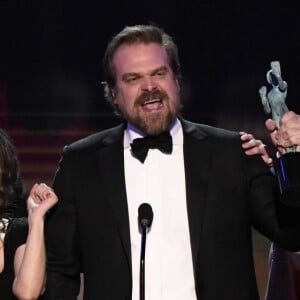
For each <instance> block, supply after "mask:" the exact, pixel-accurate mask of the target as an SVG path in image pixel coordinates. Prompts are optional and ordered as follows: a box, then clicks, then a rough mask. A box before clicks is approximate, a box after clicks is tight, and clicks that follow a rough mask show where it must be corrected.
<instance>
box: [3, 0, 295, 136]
mask: <svg viewBox="0 0 300 300" xmlns="http://www.w3.org/2000/svg"><path fill="white" fill-rule="evenodd" d="M297 2H298V1H291V2H288V1H257V2H256V1H249V2H247V1H213V0H210V1H207V0H205V1H195V0H194V1H192V0H185V1H163V0H161V1H133V0H128V1H116V0H107V1H1V2H0V28H1V29H0V30H1V31H0V32H1V35H0V39H1V47H0V51H1V52H0V53H1V56H0V59H1V60H0V72H1V73H0V75H1V76H0V78H1V82H2V85H3V84H4V85H5V87H6V88H5V89H6V99H8V112H9V114H10V115H11V116H15V118H19V119H20V118H21V117H26V116H27V121H23V122H22V126H25V127H26V126H28V127H30V128H31V129H32V130H35V129H41V128H47V129H49V128H52V129H60V128H63V127H66V126H68V127H71V128H72V127H74V126H77V125H76V124H77V123H80V124H82V123H85V124H86V125H87V126H90V127H93V128H96V129H100V128H103V127H109V126H110V125H111V124H112V123H113V122H116V121H117V120H115V119H112V117H111V109H110V107H109V106H108V105H107V104H106V103H105V100H104V98H103V91H102V86H101V84H100V82H101V81H102V80H103V77H102V61H101V60H102V56H103V53H104V50H105V47H106V44H107V42H108V41H109V39H110V38H111V36H112V35H113V34H115V33H117V32H118V31H120V30H121V29H122V28H123V27H124V26H125V25H133V24H137V23H149V22H154V23H156V24H158V25H159V26H161V27H163V28H164V29H165V30H166V31H167V32H168V33H169V34H170V35H172V36H173V37H174V39H175V41H176V43H177V44H178V46H179V55H180V59H181V64H182V73H183V78H184V83H183V91H184V97H185V98H187V99H188V103H187V105H186V107H185V109H184V111H183V115H184V116H185V117H187V118H189V119H192V120H195V121H200V122H206V123H210V124H212V125H217V126H222V127H226V128H230V129H237V130H239V129H244V130H251V131H254V132H255V133H256V134H258V135H259V136H261V135H264V131H262V130H261V128H263V122H264V119H265V118H266V116H265V115H264V113H263V108H262V106H261V103H260V99H259V96H258V89H259V87H260V86H261V85H263V84H266V79H265V74H266V72H267V71H268V70H269V64H270V61H271V60H279V61H280V62H281V68H282V73H283V77H284V79H285V80H286V81H287V82H288V84H289V93H288V101H287V102H288V106H289V108H290V109H292V110H296V111H298V112H299V111H300V105H299V104H298V102H299V99H298V90H297V89H298V85H297V83H298V78H299V72H300V71H299V70H300V61H299V33H300V30H299V9H298V8H299V5H298V4H297ZM53 118H55V122H53ZM36 122H38V124H39V126H36ZM16 125H18V123H16Z"/></svg>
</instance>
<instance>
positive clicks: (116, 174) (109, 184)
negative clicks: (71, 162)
mask: <svg viewBox="0 0 300 300" xmlns="http://www.w3.org/2000/svg"><path fill="white" fill-rule="evenodd" d="M123 133H124V125H120V126H118V127H116V128H114V129H113V130H112V131H111V132H110V134H109V135H107V137H106V138H105V139H104V144H105V147H103V148H102V149H101V150H99V152H98V162H99V166H100V169H101V173H102V176H101V177H100V178H101V180H102V181H103V183H104V186H105V192H106V194H107V198H108V199H109V202H110V206H111V209H112V211H113V214H114V217H115V220H116V222H117V224H118V230H119V234H120V240H121V243H122V246H123V248H124V251H125V253H126V257H127V262H128V266H129V268H130V270H131V246H130V229H129V215H128V206H127V197H126V187H125V173H124V155H123Z"/></svg>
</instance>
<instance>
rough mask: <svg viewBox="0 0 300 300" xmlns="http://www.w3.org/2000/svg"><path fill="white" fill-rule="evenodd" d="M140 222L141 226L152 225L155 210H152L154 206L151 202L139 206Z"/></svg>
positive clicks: (147, 226)
mask: <svg viewBox="0 0 300 300" xmlns="http://www.w3.org/2000/svg"><path fill="white" fill-rule="evenodd" d="M138 212H139V217H138V220H139V224H140V226H141V227H142V228H143V227H146V228H149V227H151V225H152V221H153V211H152V207H151V205H150V204H148V203H143V204H141V205H140V206H139V211H138Z"/></svg>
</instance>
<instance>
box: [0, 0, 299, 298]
mask: <svg viewBox="0 0 300 300" xmlns="http://www.w3.org/2000/svg"><path fill="white" fill-rule="evenodd" d="M298 2H299V1H297V0H295V1H291V0H288V1H263V0H260V1H259V0H257V1H255V0H253V1H243V0H240V1H232V0H223V1H221V0H220V1H215V0H203V1H196V0H184V1H171V0H169V1H164V0H160V1H157V0H153V1H142V0H139V1H137V0H136V1H133V0H127V1H117V0H102V1H101V0H99V1H66V0H61V1H42V0H39V1H30V0H24V1H14V0H8V1H0V127H2V128H4V129H6V130H7V131H8V132H9V134H10V136H11V137H12V139H13V141H14V143H15V145H16V148H17V150H18V153H19V159H20V165H21V174H22V177H23V179H24V182H25V184H26V186H27V187H28V188H30V187H31V185H32V184H33V183H34V182H36V181H37V182H40V181H44V182H46V183H49V184H51V181H52V177H53V174H54V172H55V169H56V168H57V165H58V160H59V157H60V153H61V150H62V148H63V146H64V145H65V144H68V143H70V142H72V141H74V140H76V139H78V138H80V137H82V136H85V135H87V134H89V133H91V132H94V131H96V130H101V129H103V128H108V127H111V126H112V125H113V124H116V123H119V122H120V120H118V119H117V118H115V117H114V116H113V114H112V111H111V109H110V107H109V106H108V104H107V103H106V102H105V100H104V97H103V90H102V86H101V81H102V80H103V76H102V56H103V54H104V51H105V47H106V44H107V42H108V41H109V40H110V38H111V37H112V35H113V34H115V33H117V32H119V31H120V30H121V29H122V28H123V27H124V26H126V25H134V24H137V23H149V22H153V23H156V24H157V25H159V26H161V27H162V28H164V29H165V30H166V31H167V33H169V34H170V35H172V36H173V37H174V40H175V42H176V43H177V44H178V46H179V55H180V60H181V65H182V73H183V79H184V80H183V86H182V90H183V95H184V99H185V100H186V101H187V103H186V105H185V108H184V111H183V116H184V117H186V118H188V119H191V120H194V121H198V122H204V123H209V124H211V125H216V126H220V127H225V128H228V129H234V130H246V131H250V132H252V133H254V134H255V135H256V137H259V138H263V139H264V140H267V142H268V136H267V134H266V130H265V129H264V120H265V119H266V117H267V116H266V115H265V114H264V112H263V107H262V105H261V102H260V98H259V96H258V89H259V88H260V87H261V86H262V85H265V84H266V72H267V71H268V70H269V68H270V62H271V61H272V60H279V61H280V63H281V69H282V74H283V78H284V79H285V80H286V81H287V82H288V85H289V91H288V98H287V104H288V106H289V108H290V109H291V110H294V111H296V112H298V113H300V103H299V101H300V99H299V95H298V94H299V92H298V90H299V78H300V54H299V45H300V43H299V39H300V38H299V34H300V26H299V18H300V16H299V4H298ZM221 151H222V149H220V153H222V152H221ZM253 237H254V260H255V264H256V275H257V281H258V286H259V291H260V295H261V297H262V298H263V295H264V292H265V287H266V281H267V257H268V251H269V243H268V242H266V241H265V240H264V239H262V237H261V236H260V235H257V234H256V233H255V234H254V236H253Z"/></svg>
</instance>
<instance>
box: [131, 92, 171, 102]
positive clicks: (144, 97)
mask: <svg viewBox="0 0 300 300" xmlns="http://www.w3.org/2000/svg"><path fill="white" fill-rule="evenodd" d="M153 99H161V100H164V99H169V97H168V94H167V93H166V92H165V91H163V90H155V91H151V92H143V93H142V94H141V95H140V96H139V97H137V99H136V101H135V103H136V104H137V105H142V104H143V103H145V102H146V101H150V100H153Z"/></svg>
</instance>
